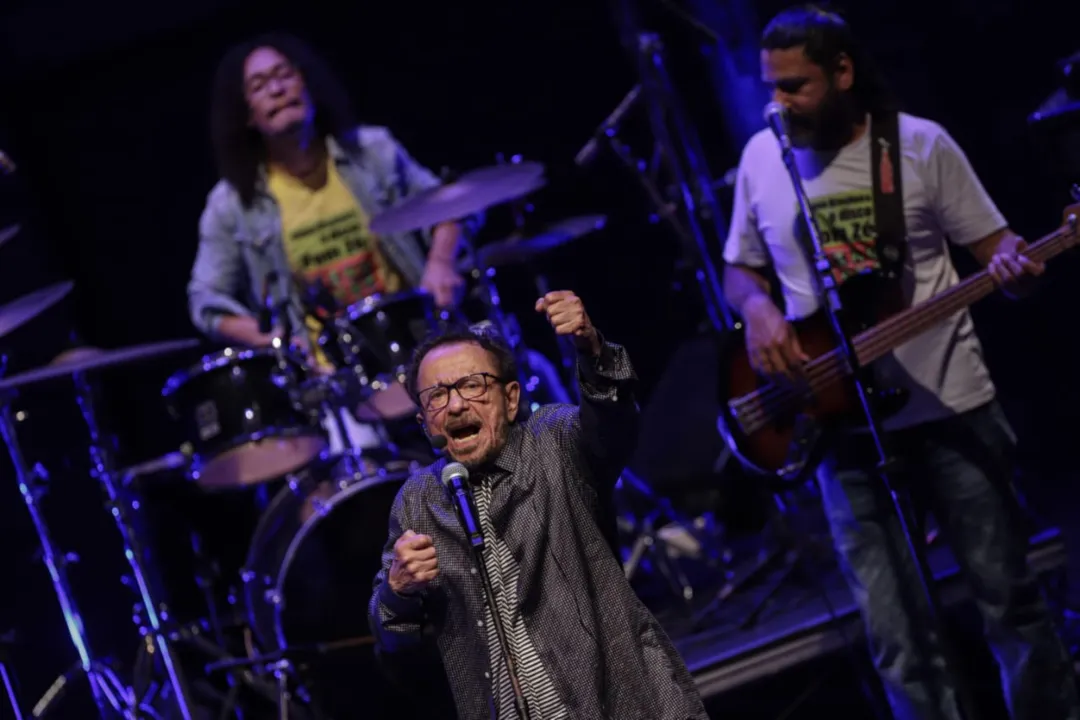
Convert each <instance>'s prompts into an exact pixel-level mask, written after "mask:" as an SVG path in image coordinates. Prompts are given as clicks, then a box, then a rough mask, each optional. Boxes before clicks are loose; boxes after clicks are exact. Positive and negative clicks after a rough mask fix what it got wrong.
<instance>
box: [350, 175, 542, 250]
mask: <svg viewBox="0 0 1080 720" xmlns="http://www.w3.org/2000/svg"><path fill="white" fill-rule="evenodd" d="M543 186H544V166H543V165H541V164H540V163H516V164H513V165H494V166H491V167H486V168H480V169H479V170H473V171H472V172H468V173H465V174H464V175H462V176H461V177H459V178H458V179H457V180H455V181H454V182H452V183H447V184H446V185H440V186H439V187H436V188H432V189H430V190H425V191H424V192H422V193H419V194H417V195H413V196H412V197H410V198H407V199H406V200H405V201H404V202H402V203H401V204H400V205H395V206H394V207H392V208H390V209H389V210H387V211H385V212H384V213H382V214H381V215H378V216H377V217H375V218H374V219H373V220H372V221H371V230H372V231H373V232H376V233H393V232H410V231H412V230H423V229H427V228H430V227H433V226H435V225H438V224H439V223H442V222H447V221H449V220H458V219H461V218H465V217H468V216H469V215H475V214H476V213H478V212H482V211H484V210H487V209H488V208H490V207H493V206H495V205H500V204H502V203H504V202H509V201H511V200H516V199H518V198H520V197H524V196H525V195H528V194H529V193H531V192H534V191H536V190H539V189H540V188H542V187H543Z"/></svg>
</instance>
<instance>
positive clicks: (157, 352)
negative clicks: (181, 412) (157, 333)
mask: <svg viewBox="0 0 1080 720" xmlns="http://www.w3.org/2000/svg"><path fill="white" fill-rule="evenodd" d="M198 344H199V341H198V340H195V339H189V340H167V341H165V342H158V343H147V344H145V345H132V346H131V347H126V348H117V349H115V350H101V349H100V348H94V347H78V348H73V349H71V350H65V351H64V352H62V353H60V354H59V355H57V356H56V357H55V358H53V360H52V362H50V363H49V364H48V365H46V366H45V367H40V368H36V369H34V370H28V371H26V372H24V373H19V374H18V375H12V376H11V377H9V378H6V379H4V380H0V390H8V389H11V388H17V387H22V386H24V385H32V384H34V383H39V382H45V381H47V380H55V379H57V378H62V377H67V376H70V375H74V374H76V373H82V372H88V371H90V370H102V369H104V368H108V367H112V366H114V365H125V364H127V363H133V362H140V361H143V360H152V359H153V358H156V357H160V356H162V355H169V354H170V353H175V352H179V351H181V350H187V349H189V348H193V347H196V346H197V345H198Z"/></svg>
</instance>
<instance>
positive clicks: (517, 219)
mask: <svg viewBox="0 0 1080 720" xmlns="http://www.w3.org/2000/svg"><path fill="white" fill-rule="evenodd" d="M496 159H497V160H498V162H499V164H504V163H505V160H504V158H503V155H502V154H501V153H500V154H499V155H498V157H497V158H496ZM510 162H511V163H515V162H521V156H520V155H514V156H512V157H511V158H510ZM532 210H533V206H532V203H530V202H529V201H528V200H527V199H526V198H520V199H518V200H515V201H513V202H511V203H510V211H511V213H512V214H513V216H514V228H515V229H516V230H517V231H518V232H524V230H525V218H526V217H527V215H528V214H529V213H531V212H532ZM470 259H471V260H473V262H475V255H474V256H473V257H472V258H470ZM529 271H530V274H531V275H532V277H533V284H534V285H535V287H536V292H537V297H544V296H545V295H547V294H548V293H549V292H551V286H550V285H548V281H547V278H546V277H545V276H544V275H543V274H541V273H540V272H539V271H537V270H536V269H535V268H533V267H530V268H529ZM555 340H556V344H557V346H558V349H559V356H560V360H561V361H562V366H563V372H564V374H565V377H564V378H563V382H562V383H560V384H563V385H565V386H566V389H567V390H569V392H568V395H569V396H570V397H569V398H568V399H567V400H566V401H563V400H558V402H574V403H578V402H580V401H581V391H580V388H578V386H577V349H576V348H575V347H574V341H573V340H571V339H570V338H568V337H565V336H562V335H559V336H557V337H556V338H555ZM529 367H531V363H530V364H529ZM548 382H549V383H550V382H551V379H550V378H549V380H548Z"/></svg>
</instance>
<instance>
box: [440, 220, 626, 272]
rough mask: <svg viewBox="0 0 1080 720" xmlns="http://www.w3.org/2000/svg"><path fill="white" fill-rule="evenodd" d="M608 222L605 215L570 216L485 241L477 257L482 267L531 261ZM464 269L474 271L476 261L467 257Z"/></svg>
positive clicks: (461, 268)
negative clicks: (473, 264)
mask: <svg viewBox="0 0 1080 720" xmlns="http://www.w3.org/2000/svg"><path fill="white" fill-rule="evenodd" d="M606 223H607V218H606V217H605V216H603V215H581V216H579V217H570V218H566V219H565V220H560V221H559V222H554V223H550V224H548V225H544V226H543V227H540V228H538V229H537V230H534V231H532V232H529V233H527V234H522V233H514V234H513V235H511V236H510V237H508V238H506V239H505V240H500V241H499V242H497V243H492V244H490V245H485V246H484V247H482V248H480V249H479V250H477V251H476V255H477V260H478V261H479V262H480V267H503V266H505V265H517V264H521V263H527V262H531V261H533V260H535V259H536V258H538V257H540V256H541V255H543V254H544V253H546V252H549V251H551V250H554V249H555V248H557V247H559V246H561V245H565V244H567V243H569V242H571V241H572V240H576V239H578V238H579V237H582V236H584V235H588V234H589V233H591V232H595V231H597V230H600V229H602V228H603V227H604V225H605V224H606ZM460 270H461V271H462V272H469V271H471V270H472V263H471V262H469V260H468V259H467V258H466V260H465V261H464V262H463V263H462V264H461V266H460Z"/></svg>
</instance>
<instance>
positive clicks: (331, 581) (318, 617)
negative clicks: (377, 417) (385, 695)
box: [244, 451, 410, 651]
mask: <svg viewBox="0 0 1080 720" xmlns="http://www.w3.org/2000/svg"><path fill="white" fill-rule="evenodd" d="M379 455H382V457H379ZM388 455H389V453H388V452H386V451H381V452H380V453H376V454H375V455H373V454H372V453H370V452H367V453H364V454H363V455H362V456H359V458H360V459H359V462H357V461H356V460H357V456H355V455H352V454H347V455H344V456H339V457H334V458H330V459H328V460H324V461H322V462H321V463H319V464H318V465H317V466H315V467H312V468H310V469H308V470H306V471H305V472H304V473H303V476H302V477H294V478H291V479H290V481H289V482H288V484H287V485H286V486H285V487H284V488H282V489H281V490H280V491H279V492H278V494H277V495H276V496H275V497H274V499H273V501H272V502H271V503H270V505H269V507H268V508H267V510H266V512H265V513H264V514H263V517H262V518H261V520H260V521H259V526H258V528H257V529H256V531H255V536H254V538H253V539H252V544H251V549H250V552H249V554H248V561H247V563H246V570H245V572H244V582H245V587H246V594H247V601H248V611H249V614H250V616H251V625H252V629H253V630H254V631H255V634H256V638H257V639H258V641H259V643H260V645H262V647H263V648H264V649H265V650H266V651H274V650H280V649H283V648H285V647H286V646H291V647H296V646H311V645H316V644H326V643H329V644H331V645H333V646H338V645H340V646H342V647H359V646H364V645H370V644H371V637H370V635H371V632H370V630H369V628H368V623H367V604H368V600H369V599H370V598H371V591H372V580H373V579H374V577H375V575H376V573H377V572H378V571H379V568H380V567H381V558H382V549H383V545H384V544H385V543H386V536H387V528H388V522H389V517H390V507H391V506H392V505H393V502H394V498H395V497H396V496H397V492H398V490H399V489H400V488H401V486H402V484H404V482H405V480H406V479H407V478H408V476H409V472H410V463H408V462H406V461H403V460H398V459H396V458H392V457H387V456H388ZM357 465H358V466H359V467H357Z"/></svg>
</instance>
